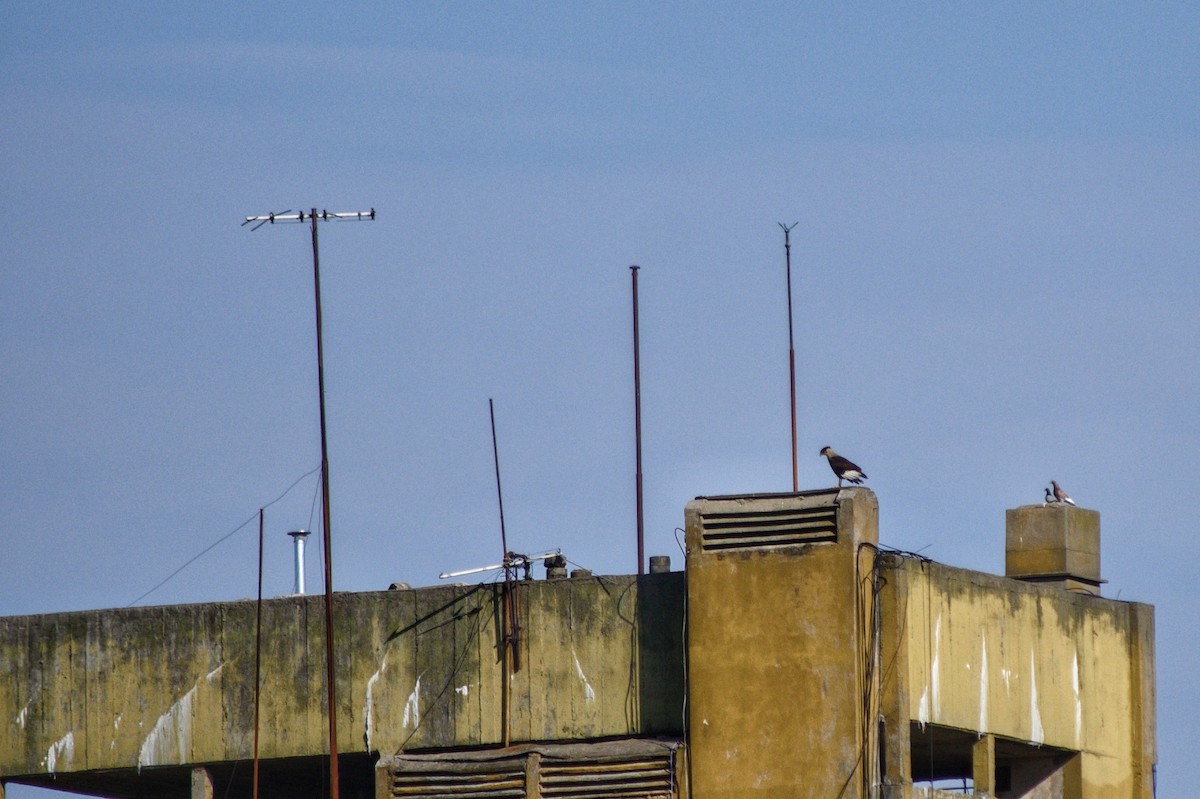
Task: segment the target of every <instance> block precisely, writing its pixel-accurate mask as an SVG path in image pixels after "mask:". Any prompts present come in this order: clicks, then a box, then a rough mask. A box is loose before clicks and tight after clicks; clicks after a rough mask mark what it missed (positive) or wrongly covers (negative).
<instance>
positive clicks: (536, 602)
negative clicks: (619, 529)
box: [0, 573, 684, 780]
mask: <svg viewBox="0 0 1200 799" xmlns="http://www.w3.org/2000/svg"><path fill="white" fill-rule="evenodd" d="M639 586H641V590H640V591H639ZM683 588H684V586H683V575H682V574H681V573H674V574H663V575H649V576H646V577H642V578H638V577H603V578H588V579H579V580H563V581H551V582H547V581H535V582H531V583H523V584H521V585H520V588H519V589H518V598H519V601H520V607H521V619H522V624H523V635H522V640H521V650H520V660H521V669H520V670H519V671H518V672H517V673H516V674H515V675H514V677H513V679H512V691H513V701H512V722H511V736H512V740H514V741H520V740H534V739H536V740H554V739H574V738H593V737H595V738H599V737H606V736H620V735H631V734H654V733H673V734H676V735H678V734H681V732H682V713H683V691H682V685H683V674H682V672H683V653H682V601H683ZM499 599H500V589H499V587H497V586H471V587H439V588H429V589H421V590H412V591H388V592H372V593H355V594H337V595H335V601H334V617H335V623H334V628H335V649H336V670H337V675H338V685H337V706H338V713H337V716H338V743H339V749H341V750H342V751H345V752H354V751H357V752H364V751H378V752H383V753H384V754H391V753H393V752H397V751H399V750H401V749H418V748H426V747H450V746H474V745H482V744H494V743H496V742H498V741H500V740H501V739H502V730H501V705H500V696H501V691H500V688H501V669H502V666H501V657H500V649H499V648H498V647H497V640H498V638H499V629H498V627H499V616H498V613H497V607H498V604H499ZM322 602H323V599H322V597H320V596H308V597H287V598H282V599H273V600H269V601H267V602H265V603H264V605H263V632H262V667H261V674H262V688H261V739H260V743H259V752H260V756H261V757H263V758H284V757H302V756H308V755H317V754H321V753H323V752H325V751H327V743H326V741H327V735H328V728H327V722H326V721H325V707H324V706H325V697H326V691H325V680H324V675H325V671H324V657H325V645H324V631H323V621H324V612H323V605H322ZM254 643H255V603H253V602H228V603H214V604H201V605H184V606H171V607H151V608H133V609H124V610H103V611H89V612H81V613H62V614H53V615H46V616H24V617H12V618H4V619H0V673H4V674H6V675H9V676H8V677H7V679H5V680H4V681H0V726H2V728H3V732H2V733H0V778H3V779H18V780H19V779H20V778H21V777H22V776H23V775H46V774H58V775H65V774H69V773H72V772H80V771H83V770H111V769H137V768H146V767H152V766H160V765H175V766H178V765H188V764H193V763H199V764H202V763H215V762H219V761H232V760H245V759H247V758H249V757H251V754H252V743H253V708H254V702H253V696H254V691H253V687H254V651H255V647H254Z"/></svg>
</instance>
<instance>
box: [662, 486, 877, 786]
mask: <svg viewBox="0 0 1200 799" xmlns="http://www.w3.org/2000/svg"><path fill="white" fill-rule="evenodd" d="M878 513H879V506H878V503H877V501H876V499H875V495H874V494H873V493H872V492H871V491H870V490H868V489H865V488H849V489H843V490H841V491H838V490H836V489H831V490H825V491H815V492H806V493H802V494H774V495H754V496H741V497H707V498H701V499H698V500H695V501H693V502H690V503H688V505H687V509H686V510H685V524H686V528H687V543H688V546H687V550H688V556H687V570H686V574H687V601H688V604H687V647H688V682H687V686H688V710H689V713H688V716H689V729H690V736H689V743H688V746H689V758H690V762H691V790H692V795H693V796H695V797H696V799H709V798H710V797H711V798H712V799H717V798H718V797H727V796H733V797H740V796H752V795H758V796H778V797H784V796H841V797H843V799H858V798H860V797H862V796H863V791H862V785H863V782H864V779H865V778H864V776H863V769H861V768H859V763H860V757H861V753H862V751H863V746H864V745H866V746H872V747H873V746H874V742H873V741H871V742H864V741H863V736H864V729H865V728H866V726H867V725H866V724H865V719H868V718H869V719H870V728H871V729H872V730H874V729H875V728H876V726H877V722H876V720H875V718H874V716H873V715H872V714H871V713H870V712H868V709H867V708H864V685H863V682H864V679H865V677H864V673H865V667H866V657H867V656H868V652H867V651H865V650H864V647H865V646H868V643H867V639H868V635H866V631H865V630H864V629H863V627H862V618H863V615H864V614H863V610H864V608H863V607H862V600H861V594H860V589H861V583H862V580H863V577H864V576H863V574H862V573H861V572H860V568H861V564H862V563H866V564H868V566H867V568H868V569H869V564H870V563H871V560H872V557H871V555H872V554H873V547H872V545H874V544H875V543H876V542H877V541H878ZM864 545H866V547H865V549H864ZM864 552H865V553H866V554H865V555H863V554H861V553H864ZM868 574H869V572H868ZM867 585H868V587H869V582H868V583H867ZM867 593H868V595H869V590H868V592H867ZM868 704H869V703H868ZM870 736H871V738H874V733H873V732H871V733H870ZM850 775H853V777H850Z"/></svg>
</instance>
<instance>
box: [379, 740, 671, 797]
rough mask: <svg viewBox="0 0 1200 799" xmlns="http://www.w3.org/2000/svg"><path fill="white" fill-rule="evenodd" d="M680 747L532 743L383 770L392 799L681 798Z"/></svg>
mask: <svg viewBox="0 0 1200 799" xmlns="http://www.w3.org/2000/svg"><path fill="white" fill-rule="evenodd" d="M677 749H678V743H677V742H662V741H647V740H643V739H631V740H624V741H608V742H599V743H591V744H529V745H526V746H524V747H520V748H519V753H518V754H515V755H512V756H506V757H499V758H495V759H488V757H489V755H490V754H492V753H489V752H488V751H487V750H482V751H476V752H459V753H452V752H446V753H443V754H439V755H399V756H396V757H394V758H391V759H390V763H388V762H385V761H381V762H380V765H381V767H383V768H384V769H385V770H386V772H387V773H388V779H390V785H391V796H392V797H393V799H492V797H516V798H517V799H525V797H529V796H541V797H545V798H546V799H675V797H676V796H677V792H676V781H675V753H676V751H677ZM521 750H523V751H521ZM508 751H509V752H511V751H512V750H508ZM493 756H494V755H493Z"/></svg>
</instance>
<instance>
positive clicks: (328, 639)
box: [311, 208, 338, 799]
mask: <svg viewBox="0 0 1200 799" xmlns="http://www.w3.org/2000/svg"><path fill="white" fill-rule="evenodd" d="M311 220H312V248H313V294H314V297H315V301H316V306H317V393H318V395H319V401H320V406H321V512H322V515H321V522H322V524H321V527H322V533H323V534H324V544H325V690H326V702H327V707H328V711H327V713H326V715H328V716H329V796H330V799H338V744H337V690H336V689H337V684H336V682H335V680H334V668H333V652H334V649H333V551H332V547H331V545H330V541H331V537H330V530H329V445H328V443H327V439H326V436H325V350H324V345H323V342H322V334H321V257H320V251H319V248H318V246H317V209H316V208H314V209H312V217H311Z"/></svg>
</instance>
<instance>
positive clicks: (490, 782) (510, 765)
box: [392, 760, 526, 799]
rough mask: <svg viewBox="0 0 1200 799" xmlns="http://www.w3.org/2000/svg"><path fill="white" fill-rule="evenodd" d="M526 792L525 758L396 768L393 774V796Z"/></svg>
mask: <svg viewBox="0 0 1200 799" xmlns="http://www.w3.org/2000/svg"><path fill="white" fill-rule="evenodd" d="M451 768H453V767H451ZM525 795H526V791H525V762H524V760H519V761H505V762H493V763H486V764H483V763H471V764H465V765H460V766H458V767H457V768H453V770H449V769H448V768H447V765H445V764H443V765H442V767H441V768H437V769H414V770H411V771H396V772H393V775H392V796H394V797H396V799H443V798H444V797H448V796H453V797H461V798H462V799H493V798H495V799H500V797H509V796H511V797H519V798H523V797H524V796H525Z"/></svg>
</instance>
